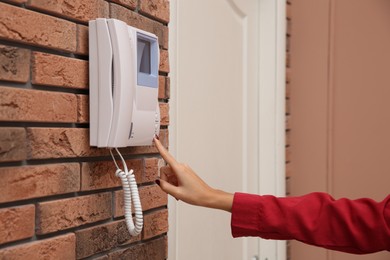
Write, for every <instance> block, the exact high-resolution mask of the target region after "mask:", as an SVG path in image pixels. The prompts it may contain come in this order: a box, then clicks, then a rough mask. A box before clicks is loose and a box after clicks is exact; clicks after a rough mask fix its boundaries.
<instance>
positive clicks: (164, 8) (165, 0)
mask: <svg viewBox="0 0 390 260" xmlns="http://www.w3.org/2000/svg"><path fill="white" fill-rule="evenodd" d="M140 12H141V13H144V14H147V15H150V16H152V17H153V18H155V19H157V20H159V21H162V22H164V23H169V0H148V1H140Z"/></svg>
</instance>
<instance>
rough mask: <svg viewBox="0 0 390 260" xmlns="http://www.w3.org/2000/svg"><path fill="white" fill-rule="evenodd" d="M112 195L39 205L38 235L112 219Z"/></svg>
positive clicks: (91, 196) (90, 196) (89, 196)
mask: <svg viewBox="0 0 390 260" xmlns="http://www.w3.org/2000/svg"><path fill="white" fill-rule="evenodd" d="M111 197H112V196H111V193H110V192H106V193H99V194H93V195H88V196H81V197H75V198H69V199H61V200H55V201H48V202H41V203H38V207H37V211H38V216H39V218H38V222H37V234H47V233H51V232H55V231H59V230H64V229H68V228H72V227H78V226H81V225H84V224H88V223H93V222H96V221H100V220H105V219H108V218H110V217H111Z"/></svg>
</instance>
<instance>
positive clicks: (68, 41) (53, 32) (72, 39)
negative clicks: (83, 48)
mask: <svg viewBox="0 0 390 260" xmlns="http://www.w3.org/2000/svg"><path fill="white" fill-rule="evenodd" d="M0 10H1V12H0V25H1V26H0V38H3V39H8V40H13V41H17V42H22V43H27V44H32V45H37V46H42V47H48V48H53V49H57V50H63V51H67V52H74V51H75V50H76V24H74V23H72V22H69V21H65V20H62V19H59V18H55V17H52V16H49V15H45V14H41V13H37V12H34V11H30V10H27V9H24V8H19V7H16V6H12V5H8V4H4V3H0Z"/></svg>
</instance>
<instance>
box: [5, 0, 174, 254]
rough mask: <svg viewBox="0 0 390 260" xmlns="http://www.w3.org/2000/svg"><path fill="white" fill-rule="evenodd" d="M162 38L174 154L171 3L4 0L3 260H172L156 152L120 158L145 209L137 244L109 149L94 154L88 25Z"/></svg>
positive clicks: (163, 94)
mask: <svg viewBox="0 0 390 260" xmlns="http://www.w3.org/2000/svg"><path fill="white" fill-rule="evenodd" d="M97 17H111V18H117V19H120V20H123V21H125V22H127V23H128V24H129V25H132V26H135V27H138V28H141V29H143V30H146V31H149V32H152V33H155V34H156V35H157V36H158V37H159V44H160V51H161V63H160V79H159V83H160V89H159V90H160V91H159V100H160V106H161V131H160V139H161V140H162V142H163V143H164V144H165V145H166V146H167V145H168V124H169V116H168V111H169V104H168V100H169V77H168V73H169V61H168V27H167V23H168V22H169V0H142V1H141V0H111V1H108V0H84V1H77V0H9V1H1V0H0V259H83V258H87V257H88V258H97V259H117V258H124V259H145V260H146V259H148V260H151V259H165V258H166V254H167V236H166V233H167V230H168V220H167V217H168V211H167V206H166V205H167V196H166V194H164V193H163V192H162V191H161V190H160V189H159V187H158V186H157V185H156V184H155V183H154V180H155V179H156V177H157V175H158V163H159V156H158V153H157V150H156V148H155V147H154V146H150V147H131V148H125V149H122V150H121V151H122V153H123V154H125V157H126V160H127V162H128V165H129V167H131V168H133V169H134V170H135V172H136V179H137V182H138V184H139V185H140V194H141V200H142V205H143V210H144V223H145V224H144V229H143V232H142V234H140V235H139V236H137V237H134V238H131V237H130V235H129V233H128V231H127V229H126V225H125V222H124V217H123V198H122V196H123V192H122V189H121V183H120V180H119V179H118V178H116V177H115V175H114V172H115V167H114V165H113V162H112V161H111V159H110V156H109V153H108V151H107V150H106V149H96V148H92V147H90V146H89V137H88V135H89V129H88V127H89V124H88V119H89V116H88V93H89V92H88V39H87V36H88V27H87V25H88V20H91V19H94V18H97Z"/></svg>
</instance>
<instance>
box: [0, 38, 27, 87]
mask: <svg viewBox="0 0 390 260" xmlns="http://www.w3.org/2000/svg"><path fill="white" fill-rule="evenodd" d="M30 57H31V51H30V50H27V49H23V48H17V47H11V46H5V45H0V80H7V81H14V82H22V83H24V82H27V81H28V80H29V77H30Z"/></svg>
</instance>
